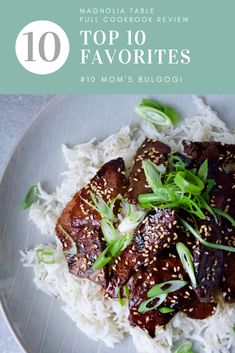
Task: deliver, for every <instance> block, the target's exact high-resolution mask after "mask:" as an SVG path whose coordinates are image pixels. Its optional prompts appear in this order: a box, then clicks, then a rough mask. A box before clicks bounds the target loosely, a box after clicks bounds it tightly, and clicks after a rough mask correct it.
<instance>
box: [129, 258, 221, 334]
mask: <svg viewBox="0 0 235 353" xmlns="http://www.w3.org/2000/svg"><path fill="white" fill-rule="evenodd" d="M172 280H185V281H188V282H189V278H188V275H187V274H186V273H185V271H184V269H183V268H182V265H181V262H180V260H178V259H174V258H165V259H158V260H157V261H154V262H153V263H152V264H150V265H148V266H147V267H141V268H139V270H138V271H137V272H136V273H135V274H134V276H133V277H132V278H131V280H130V281H129V284H128V285H129V289H130V297H129V309H130V315H129V321H130V323H131V324H132V325H133V326H139V327H140V328H142V329H144V330H146V331H147V332H148V333H149V335H150V336H151V337H154V336H155V329H156V326H165V325H166V324H167V323H168V322H169V321H170V320H171V319H172V317H173V316H174V315H175V314H176V313H177V312H178V311H180V310H181V311H183V312H185V314H186V315H188V316H189V317H191V318H196V319H205V318H207V317H208V316H210V315H212V314H213V313H214V312H215V307H216V305H215V303H213V302H211V303H201V302H200V301H199V299H198V298H197V296H196V294H195V292H194V290H193V289H192V287H191V286H190V285H187V286H185V287H183V288H181V289H180V290H178V291H176V292H172V293H169V294H168V297H167V298H166V300H165V301H164V303H163V304H162V305H161V306H160V307H159V308H161V307H167V308H171V309H174V310H175V311H173V312H171V313H164V314H162V313H161V312H160V311H159V310H158V309H155V310H150V311H147V312H146V313H139V312H138V309H139V306H140V304H141V303H142V302H143V301H145V300H146V299H148V298H147V292H148V291H149V289H151V288H152V287H153V286H154V285H156V284H159V283H163V282H166V281H172Z"/></svg>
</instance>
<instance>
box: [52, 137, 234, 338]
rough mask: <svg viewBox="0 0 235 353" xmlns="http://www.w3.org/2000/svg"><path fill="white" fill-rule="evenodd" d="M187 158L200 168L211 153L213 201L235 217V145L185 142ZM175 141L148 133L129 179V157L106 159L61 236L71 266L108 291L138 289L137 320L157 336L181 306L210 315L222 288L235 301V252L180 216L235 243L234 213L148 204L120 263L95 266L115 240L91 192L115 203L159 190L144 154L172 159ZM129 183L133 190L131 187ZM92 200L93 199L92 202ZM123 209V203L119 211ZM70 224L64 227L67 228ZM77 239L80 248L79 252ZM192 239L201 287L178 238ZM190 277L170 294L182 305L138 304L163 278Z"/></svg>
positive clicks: (134, 292)
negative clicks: (184, 261) (196, 212)
mask: <svg viewBox="0 0 235 353" xmlns="http://www.w3.org/2000/svg"><path fill="white" fill-rule="evenodd" d="M183 146H184V153H185V154H186V155H184V157H182V155H181V154H176V155H178V156H179V157H180V158H181V159H182V158H183V159H184V161H186V167H187V168H195V169H196V170H198V168H199V167H200V166H201V164H202V163H203V162H204V161H205V160H206V159H207V160H208V178H209V179H213V180H214V185H213V188H212V190H211V191H210V194H209V196H210V204H211V206H212V207H216V208H218V209H220V210H223V211H225V212H227V213H228V214H229V215H231V216H232V217H235V207H234V204H235V172H234V170H235V168H234V161H235V157H234V153H235V146H234V145H226V144H221V143H217V142H212V143H210V142H203V143H199V142H190V141H183ZM169 153H170V148H169V147H168V146H167V145H165V144H164V143H161V142H159V141H154V140H150V139H147V140H145V141H144V143H143V145H142V146H141V147H140V148H139V149H138V151H137V154H136V156H135V160H134V166H133V169H132V171H131V173H130V176H129V181H128V183H127V182H126V179H125V167H124V162H123V160H122V159H121V158H119V159H117V160H113V161H110V162H108V163H106V164H105V165H104V166H103V167H102V168H101V169H100V170H99V172H98V173H97V174H96V176H95V177H94V178H93V179H92V180H91V181H90V183H89V184H88V185H87V186H86V187H84V188H83V189H82V190H81V191H80V192H78V193H77V194H76V195H75V196H74V198H73V199H72V201H71V202H70V203H69V204H68V205H67V206H66V208H65V209H64V211H63V213H62V215H61V217H60V218H59V220H58V224H57V227H56V232H57V235H58V237H59V238H60V240H61V242H62V244H63V249H64V253H65V256H66V258H67V261H68V265H69V269H70V272H71V273H73V274H75V275H77V276H79V277H85V278H88V279H90V280H93V281H95V282H97V283H99V284H100V285H101V286H102V287H103V288H104V289H106V295H107V296H110V297H113V298H116V297H117V296H118V291H119V290H120V291H122V292H123V288H124V286H125V285H128V287H129V291H130V297H129V311H130V315H129V321H130V323H131V324H132V325H133V326H139V327H141V328H142V329H144V330H145V331H147V332H148V333H149V335H150V336H152V337H154V335H155V328H156V326H165V325H166V324H167V323H168V322H169V321H170V320H171V318H172V317H173V316H174V315H175V314H176V313H177V312H178V311H183V312H184V313H185V314H186V315H188V316H189V317H191V318H194V319H204V318H207V317H208V316H210V315H213V314H214V312H215V309H216V303H215V302H214V295H215V294H218V291H219V290H221V292H222V295H223V298H224V300H225V301H228V302H231V301H233V300H235V279H234V276H233V270H232V269H233V268H234V266H235V254H234V253H231V252H226V251H222V250H218V249H211V248H208V247H205V246H204V245H202V244H201V243H200V242H199V241H198V240H196V239H195V238H194V237H193V236H192V235H190V234H188V232H187V231H186V230H185V229H184V228H183V227H182V225H181V224H180V221H179V220H180V218H181V217H182V218H183V219H186V218H185V217H187V220H188V221H189V223H193V222H196V227H197V229H198V230H199V232H200V235H201V236H202V238H203V239H205V240H207V241H208V242H211V243H223V244H227V245H229V246H235V233H234V227H232V226H231V224H230V223H229V221H228V220H226V219H224V218H223V217H221V216H219V215H217V216H216V218H215V217H214V215H212V214H210V213H209V212H207V211H206V212H205V214H206V218H205V219H202V220H200V219H197V220H196V221H195V218H194V217H191V216H190V215H189V214H187V216H186V214H185V210H182V209H179V210H178V209H177V210H175V209H171V208H166V209H157V208H155V209H153V210H151V211H148V213H147V214H146V216H145V217H144V219H143V221H142V222H141V223H140V224H139V226H138V227H137V228H136V230H135V232H134V235H133V239H132V241H131V242H130V243H129V245H127V247H126V248H125V249H124V250H123V251H122V252H121V253H120V254H119V256H118V257H117V258H116V259H114V261H113V263H111V266H110V265H108V266H107V265H106V266H105V267H103V268H102V269H100V270H96V271H94V270H93V268H92V265H93V264H94V262H95V260H96V259H97V257H98V255H99V254H100V253H101V251H102V250H103V249H104V248H105V246H107V244H106V243H105V241H104V239H103V236H102V232H101V226H100V223H101V216H100V214H99V212H97V211H96V210H95V209H94V208H93V207H91V206H90V205H88V204H87V203H86V201H87V202H92V200H91V197H90V194H89V192H90V191H92V192H93V193H94V194H95V195H96V196H100V197H102V198H103V199H104V201H106V202H109V201H110V200H113V199H114V198H115V197H116V196H117V195H119V194H121V195H123V194H124V195H125V197H127V198H128V200H129V202H130V203H134V204H138V196H139V195H140V194H142V193H149V192H151V188H150V187H149V185H148V183H147V181H146V178H145V174H144V171H143V168H142V161H143V160H144V159H149V160H151V161H152V162H153V163H155V164H156V165H158V166H159V165H161V164H163V165H164V166H165V167H166V169H167V166H168V154H169ZM127 185H128V191H127V192H126V188H127ZM84 200H86V201H84ZM116 211H117V210H116ZM61 227H62V230H61ZM64 231H65V232H67V233H68V234H69V237H71V238H72V239H73V241H74V242H75V243H76V246H77V252H76V254H75V255H74V254H73V255H71V253H70V252H69V251H70V249H71V248H72V245H73V244H72V241H71V239H70V238H69V237H66V235H65V233H64ZM178 242H182V243H184V244H185V245H186V246H187V247H188V248H189V250H190V251H191V253H192V255H193V262H194V267H195V273H196V279H197V286H196V288H193V287H192V286H191V284H190V279H189V277H188V274H186V272H185V271H184V269H183V267H182V265H181V262H180V260H179V256H178V254H177V252H176V244H177V243H178ZM175 279H179V280H186V281H188V284H187V286H186V287H184V288H182V289H180V290H178V291H177V292H173V293H170V294H168V296H167V298H166V300H165V301H164V303H163V304H162V306H163V307H168V308H171V309H173V310H174V311H173V312H171V313H164V314H163V313H161V312H160V311H159V310H158V309H154V310H150V311H147V312H145V313H140V312H139V311H138V309H139V306H140V304H141V303H142V302H143V301H145V300H146V299H147V292H148V290H149V289H151V288H152V287H153V286H154V285H155V284H159V283H162V282H165V281H169V280H175Z"/></svg>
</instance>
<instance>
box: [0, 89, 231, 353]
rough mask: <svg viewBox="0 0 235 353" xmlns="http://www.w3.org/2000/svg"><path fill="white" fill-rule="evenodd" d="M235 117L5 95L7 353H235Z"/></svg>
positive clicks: (179, 106)
mask: <svg viewBox="0 0 235 353" xmlns="http://www.w3.org/2000/svg"><path fill="white" fill-rule="evenodd" d="M13 105H14V106H15V108H14V109H13V108H12V106H13ZM26 111H27V112H28V119H26V118H25V112H26ZM234 111H235V96H234V95H154V94H146V95H140V94H139V95H131V94H126V95H111V94H109V95H98V94H94V95H90V94H73V95H54V96H40V95H35V96H27V95H25V96H24V95H22V96H7V95H5V96H3V95H2V96H0V126H1V130H0V136H1V142H0V146H1V150H2V152H1V153H2V157H1V170H0V174H1V182H0V209H1V212H0V243H1V246H0V300H1V307H2V310H1V311H0V329H1V331H2V332H3V331H4V332H5V335H2V337H3V338H1V339H0V341H1V340H2V342H3V340H5V341H4V342H5V343H4V344H5V345H4V346H2V348H1V342H0V351H1V353H15V352H17V353H18V352H21V351H22V350H23V352H25V353H138V352H139V353H234V352H235V275H234V270H235V118H234ZM16 116H18V119H17V124H18V126H17V125H16V119H15V117H16ZM3 121H4V124H3ZM21 122H22V125H24V132H23V131H22V130H23V128H22V126H21ZM16 130H17V131H18V134H16V133H15V131H16ZM6 141H7V142H6ZM9 141H10V142H9ZM8 142H9V146H6V145H7V144H8ZM13 146H14V148H13ZM4 153H5V154H4ZM10 153H11V155H10ZM7 160H8V161H7ZM3 165H4V166H3ZM3 317H5V319H6V322H7V325H8V326H9V328H7V327H6V324H5V323H4V322H3ZM8 330H10V331H11V333H12V335H13V336H14V337H15V339H16V341H17V342H18V344H19V345H20V346H21V348H19V350H14V349H13V348H11V347H13V345H14V344H13V341H12V343H11V342H10V343H9V345H7V344H6V342H7V338H6V337H8V336H9V334H10V333H8ZM0 337H1V334H0ZM11 344H12V346H11ZM4 347H8V349H6V348H4ZM14 347H15V346H14ZM16 349H18V348H16Z"/></svg>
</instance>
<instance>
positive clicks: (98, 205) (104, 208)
mask: <svg viewBox="0 0 235 353" xmlns="http://www.w3.org/2000/svg"><path fill="white" fill-rule="evenodd" d="M90 195H91V199H92V201H93V203H94V205H95V207H94V206H93V207H94V208H95V209H96V210H97V211H98V212H99V213H100V215H101V216H102V218H107V219H110V220H111V221H115V220H116V217H115V215H114V213H113V206H114V202H115V201H116V199H115V200H114V202H111V204H110V206H109V205H108V204H107V203H106V202H105V201H104V200H103V199H102V198H101V197H99V196H95V195H94V194H93V192H91V191H90Z"/></svg>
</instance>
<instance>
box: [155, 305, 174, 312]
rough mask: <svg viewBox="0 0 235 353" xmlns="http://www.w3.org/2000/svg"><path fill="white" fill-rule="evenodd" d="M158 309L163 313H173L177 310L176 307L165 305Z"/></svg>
mask: <svg viewBox="0 0 235 353" xmlns="http://www.w3.org/2000/svg"><path fill="white" fill-rule="evenodd" d="M158 311H160V313H162V314H169V313H173V312H174V311H175V309H172V308H168V307H166V306H165V307H163V308H160V309H158Z"/></svg>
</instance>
